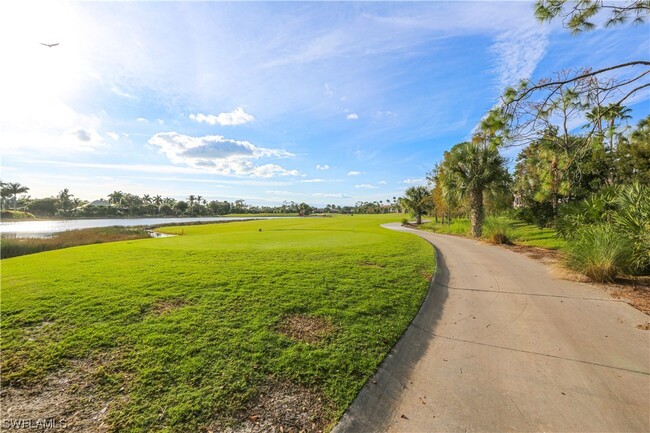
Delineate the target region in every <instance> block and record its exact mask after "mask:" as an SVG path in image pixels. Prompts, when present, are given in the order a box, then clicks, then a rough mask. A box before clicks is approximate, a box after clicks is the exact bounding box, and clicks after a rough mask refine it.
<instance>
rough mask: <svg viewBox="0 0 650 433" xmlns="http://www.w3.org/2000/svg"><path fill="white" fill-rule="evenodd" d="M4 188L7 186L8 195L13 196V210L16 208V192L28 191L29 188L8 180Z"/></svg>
mask: <svg viewBox="0 0 650 433" xmlns="http://www.w3.org/2000/svg"><path fill="white" fill-rule="evenodd" d="M5 185H6V186H5V188H7V191H8V192H9V194H10V195H12V196H13V197H14V199H13V202H14V210H16V202H17V200H18V194H22V193H24V192H27V191H29V188H28V187H26V186H23V185H21V184H19V183H17V182H16V183H12V182H9V183H7V184H5Z"/></svg>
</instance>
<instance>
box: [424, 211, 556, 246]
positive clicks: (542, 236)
mask: <svg viewBox="0 0 650 433" xmlns="http://www.w3.org/2000/svg"><path fill="white" fill-rule="evenodd" d="M498 220H499V221H500V222H507V223H508V224H509V225H510V230H509V238H510V240H511V241H512V242H514V243H515V244H519V245H527V246H531V247H539V248H548V249H552V250H558V249H563V248H564V246H565V245H566V241H565V240H564V239H561V238H558V237H557V235H556V232H555V230H553V229H547V228H542V229H540V228H539V227H537V226H534V225H531V224H526V223H524V222H521V221H516V220H512V219H509V218H503V217H500V218H498ZM420 228H421V229H423V230H428V231H432V232H435V233H442V234H452V235H461V236H469V219H467V218H457V219H455V220H453V221H452V223H451V224H450V225H447V224H440V223H438V224H436V223H435V222H433V221H432V222H428V223H426V224H422V226H420ZM484 231H485V232H486V233H485V234H486V236H488V235H489V233H488V232H489V230H484Z"/></svg>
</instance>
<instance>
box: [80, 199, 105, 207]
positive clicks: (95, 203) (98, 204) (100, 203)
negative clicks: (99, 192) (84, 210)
mask: <svg viewBox="0 0 650 433" xmlns="http://www.w3.org/2000/svg"><path fill="white" fill-rule="evenodd" d="M86 206H94V207H110V206H111V204H110V203H109V202H107V201H106V200H101V199H100V200H95V201H92V202H90V203H88V204H87V205H86Z"/></svg>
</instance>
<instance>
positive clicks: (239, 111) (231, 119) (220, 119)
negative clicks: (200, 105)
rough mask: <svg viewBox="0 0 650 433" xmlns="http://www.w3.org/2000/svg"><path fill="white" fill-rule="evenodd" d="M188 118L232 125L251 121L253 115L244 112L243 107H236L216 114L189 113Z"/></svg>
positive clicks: (214, 123)
mask: <svg viewBox="0 0 650 433" xmlns="http://www.w3.org/2000/svg"><path fill="white" fill-rule="evenodd" d="M190 119H192V120H194V121H196V122H199V123H201V122H205V123H207V124H210V125H217V124H219V125H221V126H234V125H243V124H244V123H248V122H252V121H253V120H255V117H253V116H252V115H250V114H248V113H246V112H245V111H244V109H243V108H241V107H237V108H235V109H234V110H233V111H231V112H230V113H219V114H217V115H216V116H215V115H214V114H203V113H198V114H190Z"/></svg>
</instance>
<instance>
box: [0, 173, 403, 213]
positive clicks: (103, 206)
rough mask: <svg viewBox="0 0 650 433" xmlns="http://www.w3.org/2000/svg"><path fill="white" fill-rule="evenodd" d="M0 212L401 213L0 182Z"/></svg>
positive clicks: (394, 205)
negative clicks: (38, 192) (94, 194)
mask: <svg viewBox="0 0 650 433" xmlns="http://www.w3.org/2000/svg"><path fill="white" fill-rule="evenodd" d="M0 187H1V188H0V190H1V197H2V201H1V203H0V204H1V207H2V210H8V209H11V210H20V211H25V212H29V213H32V214H34V215H36V216H39V217H54V216H60V217H120V216H122V217H125V216H126V217H135V216H216V215H228V214H262V213H264V214H267V213H268V214H296V215H311V214H313V213H328V214H354V213H362V214H379V213H394V212H402V211H403V208H402V206H401V205H400V202H399V200H398V198H397V197H392V199H391V198H387V199H386V200H379V201H372V202H369V201H358V202H357V203H356V204H355V205H354V206H341V205H337V204H334V203H332V204H326V205H325V206H314V205H310V204H307V203H305V202H300V203H298V202H295V201H285V202H283V203H282V204H280V205H277V206H258V205H252V204H248V203H246V201H245V200H234V201H228V200H211V201H208V200H207V199H206V198H205V197H203V196H201V195H194V194H191V195H189V196H188V197H187V198H186V199H185V200H178V199H175V198H172V197H163V196H161V195H153V194H144V195H137V194H131V193H128V192H123V191H113V192H112V193H111V194H109V195H108V196H107V197H105V198H101V199H99V200H95V201H92V202H89V201H87V200H82V199H80V198H78V197H75V196H74V194H72V193H71V192H70V190H69V189H68V188H65V189H63V190H61V191H60V192H59V193H58V194H57V195H56V196H53V197H44V198H32V197H31V196H29V195H26V193H27V192H28V191H29V190H30V189H29V187H27V186H25V185H21V184H20V183H15V182H1V181H0Z"/></svg>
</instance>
